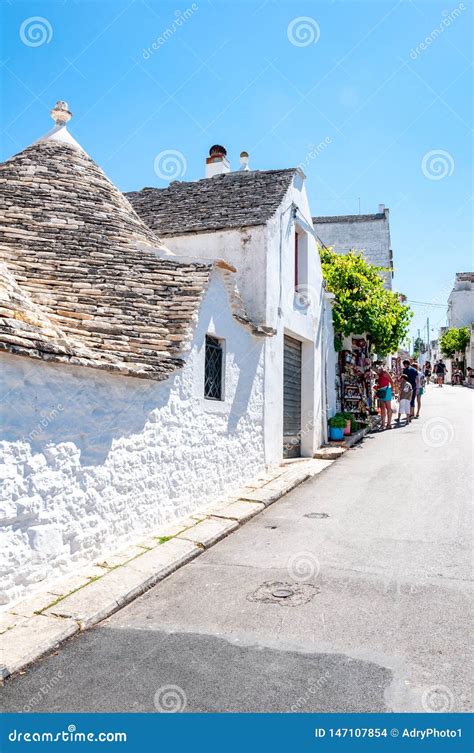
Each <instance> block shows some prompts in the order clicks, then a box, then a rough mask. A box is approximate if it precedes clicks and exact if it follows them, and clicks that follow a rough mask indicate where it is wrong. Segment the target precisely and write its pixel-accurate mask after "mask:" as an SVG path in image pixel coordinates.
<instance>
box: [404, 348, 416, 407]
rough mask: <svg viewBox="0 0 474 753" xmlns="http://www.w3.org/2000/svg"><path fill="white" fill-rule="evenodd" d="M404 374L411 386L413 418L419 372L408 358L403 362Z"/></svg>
mask: <svg viewBox="0 0 474 753" xmlns="http://www.w3.org/2000/svg"><path fill="white" fill-rule="evenodd" d="M403 374H404V375H405V376H406V378H407V381H408V382H409V383H410V385H411V398H410V399H411V415H412V416H413V415H414V413H415V400H416V390H417V384H418V371H417V370H416V369H415V368H413V366H412V364H411V363H410V361H409V360H408V358H405V360H404V361H403Z"/></svg>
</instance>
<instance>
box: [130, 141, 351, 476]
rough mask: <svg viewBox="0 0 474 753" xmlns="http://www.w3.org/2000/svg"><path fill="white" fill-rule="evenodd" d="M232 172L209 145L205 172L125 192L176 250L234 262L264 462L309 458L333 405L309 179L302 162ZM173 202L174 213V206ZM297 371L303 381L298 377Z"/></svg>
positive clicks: (329, 334) (330, 349) (325, 301)
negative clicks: (251, 333) (254, 374)
mask: <svg viewBox="0 0 474 753" xmlns="http://www.w3.org/2000/svg"><path fill="white" fill-rule="evenodd" d="M241 161H242V164H241V169H240V170H237V171H235V172H231V171H230V164H229V162H228V160H227V154H226V150H225V149H224V147H221V146H219V145H215V146H214V147H211V149H210V156H209V157H208V158H207V161H206V178H204V179H202V180H199V181H193V182H179V181H175V182H173V183H171V185H170V186H169V187H168V188H164V189H158V188H144V189H142V190H141V191H137V192H134V193H130V194H127V198H129V200H130V201H131V203H132V205H133V206H134V208H135V210H136V211H137V213H138V214H139V215H140V217H141V218H142V219H143V220H144V221H145V222H146V224H147V225H148V226H149V227H151V228H152V229H153V230H155V231H156V232H157V233H158V234H159V235H160V237H162V238H164V239H165V241H166V243H167V246H168V247H169V248H170V249H171V250H172V251H173V252H174V253H175V254H176V256H178V257H185V256H187V255H188V254H189V253H190V252H191V253H192V254H193V255H194V256H195V257H197V258H202V259H207V260H213V259H218V258H223V259H225V260H226V261H227V262H229V263H230V264H232V265H234V266H235V268H236V269H237V273H236V277H237V285H238V288H239V291H240V293H241V295H242V299H243V302H244V305H245V308H246V310H247V311H248V313H249V316H250V317H251V318H252V321H254V322H255V323H256V324H257V326H258V328H259V330H260V331H262V332H266V333H268V334H271V335H272V336H271V337H269V338H267V339H266V340H265V344H264V350H265V356H264V358H265V377H264V403H265V423H264V432H265V460H266V462H267V463H268V464H274V463H278V462H280V461H281V457H282V437H283V436H284V437H285V455H287V456H294V455H300V454H301V455H303V456H307V457H311V456H312V455H313V453H314V451H315V449H316V448H317V447H319V446H320V445H321V443H322V442H323V441H324V440H325V439H326V438H327V436H326V426H327V417H328V415H329V416H330V415H333V414H334V412H335V410H336V387H335V361H336V355H335V351H334V344H333V340H334V337H333V329H332V313H331V306H330V300H329V299H330V296H328V294H327V293H326V291H325V288H324V285H323V278H322V273H321V265H320V260H319V255H318V250H317V243H316V239H315V236H314V231H313V228H312V224H311V219H310V218H311V211H310V207H309V204H308V198H307V194H306V187H305V176H304V174H303V173H302V172H301V170H299V169H298V168H293V169H287V170H249V169H248V155H247V154H246V153H245V152H244V153H242V155H241ZM171 209H172V211H171ZM299 372H301V379H300V376H299Z"/></svg>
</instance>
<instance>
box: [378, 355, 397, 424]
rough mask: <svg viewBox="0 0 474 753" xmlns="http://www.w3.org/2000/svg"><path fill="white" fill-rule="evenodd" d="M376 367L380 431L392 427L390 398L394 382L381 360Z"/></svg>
mask: <svg viewBox="0 0 474 753" xmlns="http://www.w3.org/2000/svg"><path fill="white" fill-rule="evenodd" d="M375 365H376V368H377V382H376V388H377V392H376V394H377V398H378V400H379V403H380V414H381V415H380V418H381V423H380V431H383V430H384V429H391V428H392V398H393V390H394V383H393V379H392V377H391V375H390V374H389V372H388V371H387V369H386V368H385V366H384V365H383V363H382V362H381V361H378V362H377V363H376V364H375Z"/></svg>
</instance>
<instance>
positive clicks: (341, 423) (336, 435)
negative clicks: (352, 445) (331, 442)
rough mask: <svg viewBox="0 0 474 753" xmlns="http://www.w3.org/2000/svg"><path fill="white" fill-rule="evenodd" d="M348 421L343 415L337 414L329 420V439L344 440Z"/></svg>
mask: <svg viewBox="0 0 474 753" xmlns="http://www.w3.org/2000/svg"><path fill="white" fill-rule="evenodd" d="M346 424H347V419H346V417H345V416H344V415H343V414H342V413H336V415H335V416H333V417H332V418H330V419H329V439H336V440H337V439H344V429H345V428H346Z"/></svg>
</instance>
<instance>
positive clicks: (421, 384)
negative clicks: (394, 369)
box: [412, 363, 426, 418]
mask: <svg viewBox="0 0 474 753" xmlns="http://www.w3.org/2000/svg"><path fill="white" fill-rule="evenodd" d="M412 365H413V367H414V368H415V369H416V370H417V372H418V380H417V384H416V413H415V418H418V417H419V415H420V410H421V398H422V395H423V393H424V391H425V384H426V378H425V375H424V373H423V372H422V370H421V366H419V365H418V364H417V363H414V364H412Z"/></svg>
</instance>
